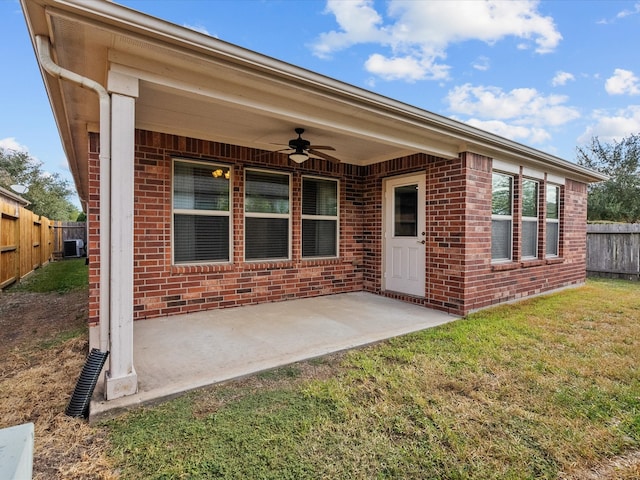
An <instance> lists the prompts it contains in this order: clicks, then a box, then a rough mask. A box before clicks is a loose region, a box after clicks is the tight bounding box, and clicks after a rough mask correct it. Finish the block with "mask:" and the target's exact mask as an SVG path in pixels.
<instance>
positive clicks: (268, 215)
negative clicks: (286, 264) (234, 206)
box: [244, 170, 291, 260]
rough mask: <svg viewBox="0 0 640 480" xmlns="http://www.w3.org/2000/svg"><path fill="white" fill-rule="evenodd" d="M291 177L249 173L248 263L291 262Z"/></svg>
mask: <svg viewBox="0 0 640 480" xmlns="http://www.w3.org/2000/svg"><path fill="white" fill-rule="evenodd" d="M290 183H291V180H290V175H288V174H282V173H273V172H265V171H262V170H247V171H246V172H245V201H244V208H245V210H244V212H245V219H244V221H245V234H244V237H245V238H244V248H245V251H244V256H245V260H287V259H289V258H290V256H291V255H290V250H291V249H290V241H289V238H290V233H289V232H290V225H291V208H290V198H291V188H290Z"/></svg>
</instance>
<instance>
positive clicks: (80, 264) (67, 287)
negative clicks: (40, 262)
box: [10, 258, 89, 293]
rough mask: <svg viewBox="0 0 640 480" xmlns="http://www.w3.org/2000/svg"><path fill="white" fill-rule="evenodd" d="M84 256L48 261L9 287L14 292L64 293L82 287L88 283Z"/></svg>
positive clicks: (87, 269) (87, 270)
mask: <svg viewBox="0 0 640 480" xmlns="http://www.w3.org/2000/svg"><path fill="white" fill-rule="evenodd" d="M85 263H86V260H85V259H84V258H74V259H71V260H61V261H58V262H50V263H48V264H47V265H45V266H44V267H41V268H39V269H37V270H36V271H34V272H33V273H32V274H31V275H30V276H29V277H27V278H26V279H25V280H23V281H21V282H20V283H18V284H16V285H14V286H12V287H11V289H10V291H14V292H36V293H47V292H58V293H64V292H69V291H71V290H75V289H78V288H84V287H86V286H87V285H88V284H89V283H88V282H89V280H88V278H89V267H88V266H87V265H85Z"/></svg>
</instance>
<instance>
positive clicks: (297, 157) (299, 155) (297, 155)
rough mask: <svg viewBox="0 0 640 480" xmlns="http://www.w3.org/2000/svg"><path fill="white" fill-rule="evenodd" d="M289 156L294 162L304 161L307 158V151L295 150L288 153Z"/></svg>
mask: <svg viewBox="0 0 640 480" xmlns="http://www.w3.org/2000/svg"><path fill="white" fill-rule="evenodd" d="M289 158H290V159H291V160H293V161H294V162H296V163H302V162H304V161H306V160H308V159H309V154H308V153H307V152H304V151H302V152H299V151H296V152H293V153H291V154H289Z"/></svg>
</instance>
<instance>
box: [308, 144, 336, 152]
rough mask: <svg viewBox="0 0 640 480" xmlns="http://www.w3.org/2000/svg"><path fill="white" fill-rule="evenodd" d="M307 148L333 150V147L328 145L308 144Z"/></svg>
mask: <svg viewBox="0 0 640 480" xmlns="http://www.w3.org/2000/svg"><path fill="white" fill-rule="evenodd" d="M309 149H311V150H333V151H334V152H335V150H336V149H335V148H333V147H331V146H329V145H309Z"/></svg>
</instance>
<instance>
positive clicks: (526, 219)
mask: <svg viewBox="0 0 640 480" xmlns="http://www.w3.org/2000/svg"><path fill="white" fill-rule="evenodd" d="M524 182H533V183H535V184H536V186H537V188H536V198H535V205H536V216H535V217H525V215H524V192H525V190H524ZM520 198H522V229H521V232H520V245H521V247H520V248H521V251H522V259H523V260H535V259H536V258H538V234H539V232H540V230H539V228H540V226H539V223H538V222H539V219H538V213H539V212H540V182H539V181H538V180H534V179H532V178H523V179H522V195H520ZM525 222H527V223H534V224H535V226H536V228H535V232H536V236H535V240H534V247H533V251H534V252H535V253H534V255H526V256H525V255H524V224H525Z"/></svg>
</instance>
